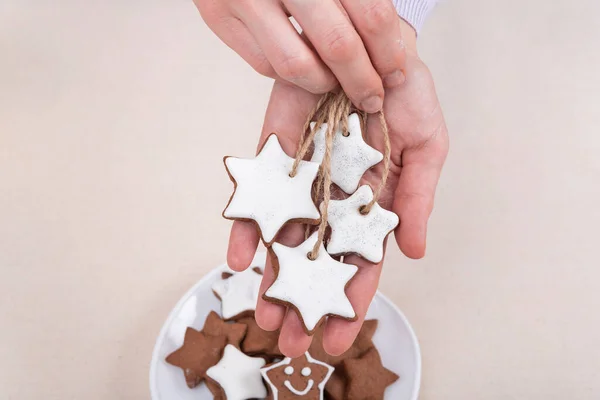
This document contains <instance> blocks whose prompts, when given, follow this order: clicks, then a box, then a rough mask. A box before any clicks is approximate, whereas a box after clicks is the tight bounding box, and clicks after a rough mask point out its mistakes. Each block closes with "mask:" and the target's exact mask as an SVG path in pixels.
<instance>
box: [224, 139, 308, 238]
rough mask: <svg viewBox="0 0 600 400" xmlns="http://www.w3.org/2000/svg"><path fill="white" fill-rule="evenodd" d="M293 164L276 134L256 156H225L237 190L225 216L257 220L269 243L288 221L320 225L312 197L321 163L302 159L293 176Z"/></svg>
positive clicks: (226, 209)
mask: <svg viewBox="0 0 600 400" xmlns="http://www.w3.org/2000/svg"><path fill="white" fill-rule="evenodd" d="M293 164H294V159H293V158H292V157H289V156H288V155H287V154H286V153H285V152H284V151H283V149H282V148H281V145H280V144H279V140H278V139H277V136H276V135H275V134H272V135H271V136H269V138H268V139H267V141H266V142H265V144H264V146H263V148H262V149H261V150H260V152H259V154H258V155H257V156H256V157H255V158H253V159H243V158H235V157H225V167H226V168H227V172H228V173H229V176H230V177H231V180H232V181H233V183H234V184H235V189H234V192H233V195H232V196H231V199H230V200H229V204H228V205H227V208H225V211H223V216H224V217H225V218H227V219H234V220H243V221H253V222H255V223H256V225H257V226H258V229H259V231H260V235H261V237H262V240H263V242H264V243H265V244H266V245H267V246H268V245H270V244H271V243H272V242H273V240H274V238H275V235H277V232H279V230H280V229H281V228H282V227H283V225H285V224H286V223H287V222H302V223H307V224H313V225H315V224H318V223H319V220H320V214H319V210H317V207H316V206H315V204H314V202H313V200H312V185H313V182H314V180H315V178H316V177H317V173H318V171H319V164H318V163H314V162H310V161H301V162H300V165H299V167H298V170H297V174H296V175H295V176H294V177H293V178H291V177H290V172H291V171H292V165H293Z"/></svg>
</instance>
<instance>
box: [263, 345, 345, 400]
mask: <svg viewBox="0 0 600 400" xmlns="http://www.w3.org/2000/svg"><path fill="white" fill-rule="evenodd" d="M333 370H334V368H333V367H332V366H330V365H328V364H326V363H324V362H322V361H319V360H315V359H314V358H313V357H312V356H311V355H310V354H308V352H306V353H304V354H303V355H302V356H300V357H298V358H294V359H292V358H289V357H288V358H285V359H283V360H281V361H279V362H277V363H274V364H271V365H268V366H266V367H264V368H262V369H261V370H260V373H261V374H262V376H263V378H264V379H265V381H266V382H267V383H268V384H269V387H270V389H271V393H272V398H273V400H288V399H298V400H300V399H304V400H323V392H324V389H325V385H326V384H327V381H328V380H329V378H330V377H331V374H332V373H333Z"/></svg>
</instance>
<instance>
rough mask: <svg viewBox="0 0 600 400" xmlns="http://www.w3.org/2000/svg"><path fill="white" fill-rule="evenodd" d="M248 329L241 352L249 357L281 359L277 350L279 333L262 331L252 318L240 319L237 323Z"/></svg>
mask: <svg viewBox="0 0 600 400" xmlns="http://www.w3.org/2000/svg"><path fill="white" fill-rule="evenodd" d="M237 322H238V323H240V324H245V325H246V326H247V328H248V330H247V333H246V337H245V338H244V341H243V342H242V351H243V352H244V353H246V354H249V355H264V356H267V357H269V358H272V357H278V358H282V357H283V354H282V353H281V351H280V350H279V345H278V341H279V331H273V332H268V331H264V330H262V329H261V328H260V327H259V326H258V324H257V323H256V320H255V319H254V317H247V318H242V319H239V320H238V321H237Z"/></svg>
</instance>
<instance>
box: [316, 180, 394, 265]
mask: <svg viewBox="0 0 600 400" xmlns="http://www.w3.org/2000/svg"><path fill="white" fill-rule="evenodd" d="M372 199H373V190H371V188H370V187H369V186H367V185H363V186H361V187H360V188H359V189H358V190H357V191H356V192H355V193H354V194H353V195H352V196H350V197H348V198H347V199H345V200H331V201H330V202H329V208H328V219H327V222H328V223H329V225H330V226H331V238H330V239H329V243H328V244H327V251H328V252H329V254H334V255H341V254H348V253H356V254H358V255H360V256H362V257H363V258H365V259H366V260H368V261H370V262H372V263H379V262H381V260H382V259H383V242H384V240H385V238H386V237H387V235H389V234H390V232H391V231H393V230H394V229H395V228H396V226H398V222H399V219H398V216H397V215H396V214H395V213H393V212H391V211H388V210H385V209H383V208H381V206H380V205H379V204H377V203H375V204H374V205H373V207H372V208H371V211H370V212H369V213H368V214H362V213H361V212H360V209H361V207H362V206H365V205H367V204H368V203H369V202H370V201H371V200H372Z"/></svg>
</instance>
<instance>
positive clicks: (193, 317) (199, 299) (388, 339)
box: [150, 253, 421, 400]
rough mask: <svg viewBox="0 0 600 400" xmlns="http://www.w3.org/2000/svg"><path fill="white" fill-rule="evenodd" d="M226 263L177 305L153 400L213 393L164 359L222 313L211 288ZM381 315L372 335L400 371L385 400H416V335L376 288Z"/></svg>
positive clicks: (188, 399)
mask: <svg viewBox="0 0 600 400" xmlns="http://www.w3.org/2000/svg"><path fill="white" fill-rule="evenodd" d="M265 257H266V255H265V253H259V254H257V255H256V257H255V260H254V262H253V264H252V265H254V266H260V267H261V268H262V267H264V263H265ZM226 269H227V265H221V266H220V267H218V268H216V269H214V270H213V271H211V272H210V273H209V274H208V275H206V276H205V277H204V278H202V279H201V280H200V281H199V282H198V283H196V285H194V287H193V288H191V289H190V290H189V291H188V292H187V293H186V294H185V295H184V296H183V298H182V299H181V300H180V301H179V303H177V305H176V306H175V308H174V309H173V311H171V314H170V315H169V317H168V318H167V321H166V322H165V324H164V325H163V327H162V330H161V331H160V334H159V336H158V339H157V340H156V345H155V346H154V352H153V354H152V362H151V364H150V393H151V395H152V400H209V399H212V398H213V397H212V395H211V393H210V392H209V390H208V389H207V388H206V386H204V385H201V386H199V387H197V388H195V389H189V388H188V387H187V386H186V384H185V380H184V378H183V374H182V372H181V370H180V369H179V368H177V367H174V366H172V365H169V364H167V363H166V362H165V357H166V356H167V355H168V354H170V353H171V352H173V351H174V350H176V349H177V348H179V347H180V346H181V344H182V343H183V336H184V333H185V329H186V328H187V327H188V326H191V327H193V328H196V329H202V326H203V325H204V320H205V319H206V316H207V315H208V313H209V312H210V311H212V310H215V311H217V312H219V313H220V301H219V300H218V299H217V298H216V297H215V296H214V295H213V293H212V290H211V286H212V284H213V282H215V281H216V280H217V279H220V276H221V272H222V271H225V270H226ZM373 318H375V319H378V320H379V326H378V329H377V332H376V333H375V337H374V338H373V340H374V342H375V346H376V347H377V349H378V350H379V352H380V354H381V358H382V361H383V365H384V366H385V367H386V368H388V369H390V370H392V371H394V372H395V373H397V374H398V375H400V379H399V380H398V381H397V382H396V383H394V384H393V385H392V386H390V387H389V388H388V389H387V391H386V393H385V397H386V399H394V400H417V397H418V395H419V385H420V381H421V353H420V350H419V344H418V342H417V338H416V336H415V334H414V332H413V330H412V328H411V326H410V324H409V323H408V321H407V320H406V318H405V317H404V315H403V314H402V312H400V310H399V309H398V308H397V307H396V306H395V305H394V304H393V303H392V302H390V301H389V300H388V299H387V298H386V297H385V296H384V295H383V294H381V293H379V292H377V294H376V296H375V299H374V300H373V303H372V304H371V307H370V308H369V312H368V314H367V319H373Z"/></svg>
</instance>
